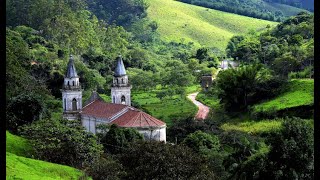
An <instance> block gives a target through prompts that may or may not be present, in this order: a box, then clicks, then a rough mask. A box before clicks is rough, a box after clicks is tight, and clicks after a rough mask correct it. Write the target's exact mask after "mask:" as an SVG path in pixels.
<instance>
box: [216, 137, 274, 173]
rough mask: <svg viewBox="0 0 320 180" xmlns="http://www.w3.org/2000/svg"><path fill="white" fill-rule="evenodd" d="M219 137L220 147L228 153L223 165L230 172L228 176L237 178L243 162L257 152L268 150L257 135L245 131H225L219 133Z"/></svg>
mask: <svg viewBox="0 0 320 180" xmlns="http://www.w3.org/2000/svg"><path fill="white" fill-rule="evenodd" d="M219 139H220V143H221V147H222V148H223V150H224V151H225V152H227V153H228V156H227V157H226V158H225V161H224V166H225V168H226V170H227V172H228V173H230V176H229V178H232V177H233V178H235V179H239V175H241V172H242V171H241V168H242V165H243V164H245V163H246V162H247V161H248V160H250V159H252V158H254V156H257V155H258V154H261V153H263V154H265V153H267V152H268V147H266V144H265V143H264V142H263V141H261V139H260V138H259V137H254V136H251V135H249V134H247V133H243V132H239V131H226V132H223V133H221V134H219ZM261 151H262V152H261Z"/></svg>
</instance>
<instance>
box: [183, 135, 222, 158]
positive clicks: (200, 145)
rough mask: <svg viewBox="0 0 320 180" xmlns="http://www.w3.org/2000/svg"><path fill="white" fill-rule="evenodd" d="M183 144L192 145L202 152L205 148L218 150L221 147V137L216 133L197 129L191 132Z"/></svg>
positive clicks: (196, 150) (191, 146)
mask: <svg viewBox="0 0 320 180" xmlns="http://www.w3.org/2000/svg"><path fill="white" fill-rule="evenodd" d="M183 144H184V145H186V146H188V147H190V148H191V149H192V150H194V151H195V152H198V153H199V152H200V151H201V150H204V149H209V150H213V151H218V150H219V149H220V143H219V139H218V137H217V136H215V135H211V134H208V133H204V132H202V131H196V132H194V133H191V134H189V135H188V136H187V137H186V138H185V139H184V140H183Z"/></svg>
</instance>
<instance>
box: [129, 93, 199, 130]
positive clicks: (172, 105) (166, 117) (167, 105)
mask: <svg viewBox="0 0 320 180" xmlns="http://www.w3.org/2000/svg"><path fill="white" fill-rule="evenodd" d="M132 101H133V102H135V103H137V104H139V105H140V106H141V108H142V109H143V110H145V111H147V113H150V114H151V115H152V116H154V117H156V118H158V119H160V120H162V121H164V122H166V124H167V126H169V127H170V126H171V125H172V122H173V120H174V119H179V118H187V117H188V116H190V115H191V116H194V115H195V113H196V112H197V110H198V109H197V107H196V106H195V105H194V104H193V103H192V102H191V101H190V100H188V99H187V98H186V97H184V98H181V96H180V95H174V96H172V97H166V98H164V99H162V100H160V99H159V98H157V97H156V91H151V92H134V93H132Z"/></svg>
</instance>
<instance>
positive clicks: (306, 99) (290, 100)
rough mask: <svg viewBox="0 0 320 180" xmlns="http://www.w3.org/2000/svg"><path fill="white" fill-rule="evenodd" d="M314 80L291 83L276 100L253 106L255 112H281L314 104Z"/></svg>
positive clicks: (293, 81)
mask: <svg viewBox="0 0 320 180" xmlns="http://www.w3.org/2000/svg"><path fill="white" fill-rule="evenodd" d="M313 99H314V80H313V79H294V80H291V81H290V82H289V85H288V87H287V91H286V92H284V93H282V94H280V95H279V96H277V97H276V98H274V99H271V100H269V101H266V102H263V103H261V104H257V105H255V106H253V112H268V111H279V110H283V109H286V108H292V107H298V106H303V105H311V104H313Z"/></svg>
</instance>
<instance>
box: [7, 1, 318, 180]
mask: <svg viewBox="0 0 320 180" xmlns="http://www.w3.org/2000/svg"><path fill="white" fill-rule="evenodd" d="M203 2H204V1H203ZM208 2H209V1H208ZM210 2H211V1H210ZM232 2H233V3H234V4H235V3H236V2H242V1H232ZM246 2H247V4H250V2H251V1H246ZM286 2H288V3H289V1H285V2H284V1H281V3H286ZM290 2H291V1H290ZM297 2H298V1H297ZM299 2H300V1H299ZM301 2H302V1H301ZM277 3H278V2H277ZM235 5H236V4H235ZM241 5H244V6H243V7H245V5H246V4H245V3H241ZM290 5H292V4H290ZM296 5H297V4H296ZM304 5H305V4H304V3H302V7H304ZM297 6H298V5H297ZM299 6H300V5H299ZM221 7H222V6H221ZM230 7H232V6H230ZM308 7H309V6H308ZM251 8H252V7H251ZM147 9H148V3H147V2H146V1H144V0H120V1H119V0H109V1H102V0H88V1H86V0H53V1H44V0H28V1H25V0H18V1H14V0H8V1H7V3H6V10H7V16H6V20H7V22H6V23H7V24H6V129H7V130H8V131H9V132H10V133H12V134H15V135H18V136H21V137H23V138H24V139H25V143H26V144H28V145H25V146H26V147H27V146H28V148H25V150H24V151H27V150H28V153H27V154H28V155H25V156H26V157H27V158H33V159H37V160H43V161H48V162H53V163H57V164H63V165H67V166H71V167H74V168H77V169H80V170H81V171H83V172H84V174H85V175H84V177H81V178H83V179H88V176H90V177H92V178H93V179H313V176H314V167H313V163H314V161H313V157H314V150H313V141H314V139H313V124H312V123H313V120H312V118H313V109H314V107H313V106H314V105H313V95H312V92H313V80H312V78H313V63H314V15H313V14H310V13H308V12H301V13H299V14H297V15H296V16H292V17H288V18H285V16H283V15H279V16H275V15H274V14H271V15H270V18H271V16H272V18H273V19H272V20H277V18H280V19H281V20H282V18H285V19H284V20H283V22H281V23H279V24H278V25H277V26H276V27H270V26H268V27H267V28H266V29H265V30H263V31H261V32H259V33H258V32H255V31H250V32H249V33H247V34H242V35H236V36H234V37H232V38H231V39H230V40H229V42H228V46H227V48H226V51H225V53H221V52H219V53H217V52H215V51H212V50H211V49H209V48H207V47H201V48H196V47H195V46H194V45H193V44H192V43H177V42H164V41H162V40H161V39H160V37H159V36H160V35H159V33H158V32H157V28H158V25H157V22H155V21H151V20H150V19H149V18H148V13H147ZM238 9H239V12H240V11H241V9H242V7H239V6H238ZM226 11H228V10H226ZM259 13H260V12H259ZM263 13H266V14H268V12H263ZM269 14H270V13H269ZM280 14H281V13H280ZM262 15H265V14H262ZM267 18H269V17H267ZM71 54H72V55H73V56H74V57H75V66H76V69H77V72H78V75H79V76H80V82H81V85H82V88H83V89H84V92H83V96H84V97H83V100H86V99H87V98H88V97H89V95H90V93H91V91H92V90H97V92H98V93H99V94H101V96H102V97H107V98H106V99H108V96H109V94H110V83H111V81H112V75H113V70H114V66H115V58H116V57H117V56H118V55H119V54H121V55H122V57H123V60H124V63H125V66H126V69H127V73H128V75H129V80H130V83H131V84H133V89H132V94H133V96H134V97H133V102H132V105H133V106H135V107H137V108H140V109H142V110H144V111H146V112H148V113H150V114H151V115H154V116H156V115H157V114H160V115H159V116H158V117H157V118H160V119H162V118H163V119H164V121H166V123H167V125H168V127H167V140H168V142H167V143H166V144H165V143H162V142H152V141H151V142H149V141H144V140H143V137H142V136H141V134H139V133H138V132H137V131H136V130H135V129H127V128H119V127H117V126H115V125H112V126H104V125H102V126H100V127H99V128H100V130H101V133H98V134H97V135H94V134H92V133H89V132H86V131H84V128H83V127H82V126H81V125H80V123H79V122H74V121H68V120H64V119H61V113H62V101H61V92H60V89H61V87H62V84H63V78H64V74H65V71H66V67H67V62H68V59H69V56H70V55H71ZM223 57H226V58H230V59H233V60H235V61H237V62H238V63H239V64H240V65H239V67H238V68H230V69H227V70H225V71H220V72H219V73H218V75H217V77H216V79H215V81H214V82H213V86H212V87H211V88H209V90H208V91H206V92H204V91H201V92H200V93H199V95H198V97H199V99H200V100H202V101H203V102H205V104H207V105H209V106H210V107H211V108H213V109H214V111H210V114H209V116H208V118H207V119H206V120H204V121H195V120H194V118H193V116H194V108H195V107H193V106H192V105H190V106H187V105H188V103H189V104H190V102H189V101H188V100H187V99H186V94H187V93H190V90H189V89H192V88H193V87H194V86H196V85H197V84H199V82H200V79H201V76H202V75H205V74H212V75H214V74H216V73H217V72H218V67H219V63H220V61H221V60H222V59H223ZM306 78H308V79H306ZM290 93H292V94H293V95H294V96H290V97H289V95H290ZM301 94H302V95H305V96H303V97H301V96H299V95H301ZM283 97H286V98H287V97H288V98H287V99H286V98H283ZM139 98H140V99H143V100H144V101H146V102H145V103H141V101H140V100H139ZM148 98H149V99H148ZM277 98H279V99H280V100H278V99H277ZM299 100H301V102H300V101H299ZM152 101H156V102H157V103H160V104H157V105H159V106H155V103H154V102H152ZM275 101H276V103H277V106H273V107H271V108H269V107H267V105H266V104H268V103H269V104H270V103H273V102H275ZM291 102H293V103H291ZM179 103H180V104H179ZM290 103H291V104H290ZM298 103H300V104H298ZM292 104H293V105H292ZM180 106H181V107H183V108H185V109H179V108H180ZM162 108H163V109H162ZM169 108H171V109H169ZM159 109H160V110H161V111H157V110H159ZM169 111H170V112H171V111H172V112H174V113H175V114H167V113H168V112H169ZM161 117H162V118H161ZM235 123H239V124H235ZM235 125H238V126H235ZM107 129H108V131H107ZM9 132H8V133H9ZM17 144H19V143H17ZM19 145H20V144H19ZM29 146H30V147H29ZM29 149H30V150H29ZM7 151H8V150H7ZM9 153H13V151H11V152H7V158H8V157H11V156H8V154H9ZM9 155H10V154H9ZM19 163H21V162H19ZM7 168H8V167H7ZM7 172H9V173H10V171H9V170H8V169H7ZM56 174H57V177H58V175H59V173H58V172H57V173H56ZM16 175H17V174H15V175H14V176H16ZM17 176H18V175H17Z"/></svg>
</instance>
